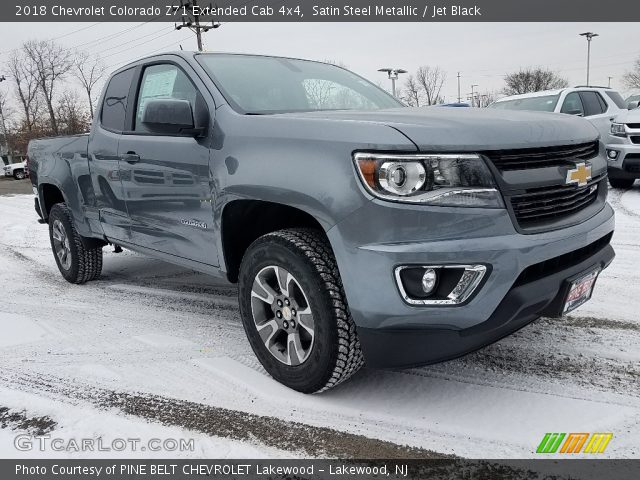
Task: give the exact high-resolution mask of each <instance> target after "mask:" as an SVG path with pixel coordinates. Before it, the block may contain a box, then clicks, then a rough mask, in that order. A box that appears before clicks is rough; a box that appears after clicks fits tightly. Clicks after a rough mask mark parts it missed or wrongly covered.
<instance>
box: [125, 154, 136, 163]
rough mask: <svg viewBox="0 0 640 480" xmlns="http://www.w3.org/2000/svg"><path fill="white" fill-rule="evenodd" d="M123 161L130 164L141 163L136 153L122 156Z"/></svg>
mask: <svg viewBox="0 0 640 480" xmlns="http://www.w3.org/2000/svg"><path fill="white" fill-rule="evenodd" d="M122 159H123V160H124V161H125V162H128V163H136V162H139V161H140V155H138V154H137V153H136V152H127V153H125V154H124V155H123V156H122Z"/></svg>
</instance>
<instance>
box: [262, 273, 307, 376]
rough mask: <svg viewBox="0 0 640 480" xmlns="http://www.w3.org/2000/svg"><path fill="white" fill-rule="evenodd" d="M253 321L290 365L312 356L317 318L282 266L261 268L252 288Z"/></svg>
mask: <svg viewBox="0 0 640 480" xmlns="http://www.w3.org/2000/svg"><path fill="white" fill-rule="evenodd" d="M251 312H252V315H253V321H254V323H255V326H256V329H257V331H258V334H259V335H260V338H261V339H262V342H263V343H264V345H265V347H266V348H267V350H268V351H269V352H270V353H271V355H273V356H274V357H275V358H276V359H277V360H278V361H280V362H282V363H284V364H285V365H289V366H297V365H300V364H302V363H303V362H304V361H305V360H307V359H308V358H309V355H310V354H311V350H312V348H313V341H314V336H315V333H314V318H313V314H312V312H311V306H310V304H309V300H308V299H307V295H306V294H305V292H304V290H303V289H302V287H301V286H300V283H299V282H298V281H297V280H296V279H295V277H294V276H293V275H292V274H291V273H290V272H289V271H287V270H286V269H284V268H283V267H279V266H275V265H270V266H267V267H264V268H263V269H262V270H260V271H259V272H258V273H257V275H256V276H255V279H254V281H253V286H252V288H251Z"/></svg>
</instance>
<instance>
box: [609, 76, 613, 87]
mask: <svg viewBox="0 0 640 480" xmlns="http://www.w3.org/2000/svg"><path fill="white" fill-rule="evenodd" d="M612 78H613V77H609V88H611V79H612Z"/></svg>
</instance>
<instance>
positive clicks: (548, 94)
mask: <svg viewBox="0 0 640 480" xmlns="http://www.w3.org/2000/svg"><path fill="white" fill-rule="evenodd" d="M489 108H502V109H505V110H535V111H540V112H556V113H566V114H569V115H578V116H581V117H585V118H586V119H587V120H589V121H590V122H591V123H593V124H594V125H595V127H596V128H597V129H598V130H599V131H600V137H601V138H602V141H603V142H605V143H606V141H607V138H608V137H609V133H610V131H611V122H612V121H613V119H614V118H615V117H616V116H617V115H619V114H620V113H622V112H623V111H626V110H627V102H625V101H624V99H623V98H622V96H621V95H620V94H619V93H618V92H616V91H615V90H612V89H610V88H606V87H573V88H562V89H560V90H544V91H542V92H534V93H525V94H522V95H513V96H510V97H504V98H501V99H500V100H498V101H496V102H495V103H493V104H491V105H489Z"/></svg>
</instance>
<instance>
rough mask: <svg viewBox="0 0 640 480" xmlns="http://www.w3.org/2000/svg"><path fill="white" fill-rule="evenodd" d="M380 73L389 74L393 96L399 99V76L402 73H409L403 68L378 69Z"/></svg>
mask: <svg viewBox="0 0 640 480" xmlns="http://www.w3.org/2000/svg"><path fill="white" fill-rule="evenodd" d="M378 71H379V72H386V73H387V75H388V76H389V80H391V91H392V92H393V96H394V97H396V98H397V95H396V80H398V76H399V75H400V74H401V73H407V71H406V70H403V69H402V68H380V69H378Z"/></svg>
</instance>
